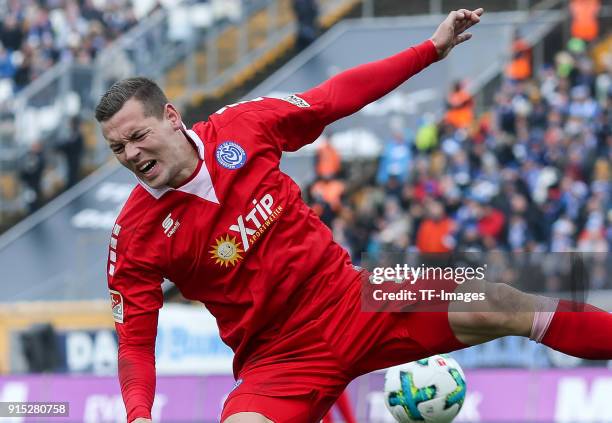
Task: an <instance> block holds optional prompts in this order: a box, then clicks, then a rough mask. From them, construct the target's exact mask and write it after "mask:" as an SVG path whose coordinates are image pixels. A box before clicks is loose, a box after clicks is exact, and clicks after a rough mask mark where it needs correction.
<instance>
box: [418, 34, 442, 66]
mask: <svg viewBox="0 0 612 423" xmlns="http://www.w3.org/2000/svg"><path fill="white" fill-rule="evenodd" d="M414 48H415V49H416V51H417V52H418V53H419V56H421V58H422V59H423V62H424V63H425V66H429V65H431V64H432V63H434V62H437V61H438V59H439V57H438V50H436V46H435V45H434V43H433V41H431V40H425V41H423V42H422V43H421V44H419V45H418V46H415V47H414Z"/></svg>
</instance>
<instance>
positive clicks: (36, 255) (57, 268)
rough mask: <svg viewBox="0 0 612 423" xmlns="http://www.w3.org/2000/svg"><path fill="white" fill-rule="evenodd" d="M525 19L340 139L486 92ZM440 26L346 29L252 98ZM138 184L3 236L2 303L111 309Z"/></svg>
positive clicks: (291, 159) (291, 160) (480, 41)
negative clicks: (110, 279)
mask: <svg viewBox="0 0 612 423" xmlns="http://www.w3.org/2000/svg"><path fill="white" fill-rule="evenodd" d="M521 17H522V15H521V14H517V13H500V14H492V15H488V16H487V18H486V19H484V20H483V22H482V23H481V24H480V25H478V26H477V27H475V28H473V33H474V38H473V39H472V40H471V41H470V42H469V43H466V44H465V45H462V46H461V47H459V48H458V50H457V51H455V52H453V54H451V55H450V56H449V57H448V58H447V59H445V60H444V61H442V62H440V63H437V64H435V65H433V66H432V67H430V68H429V69H428V70H427V71H426V72H423V73H421V74H419V75H417V76H416V77H414V78H412V79H411V80H409V81H408V82H406V83H405V84H404V85H403V86H402V87H401V88H400V89H399V90H398V91H396V92H394V93H392V94H390V95H388V96H386V97H385V98H383V99H381V100H379V101H378V102H376V103H375V104H374V105H373V106H370V107H368V108H365V109H364V110H362V111H360V112H358V113H356V114H355V115H353V116H351V117H350V118H347V119H344V120H342V121H340V122H337V123H334V124H333V125H332V130H333V131H335V132H337V133H342V132H348V131H355V129H356V128H363V132H368V131H369V132H372V133H373V136H374V138H377V137H382V138H384V137H385V136H386V132H387V131H388V126H389V116H390V115H401V116H403V117H404V120H405V123H406V124H407V125H408V126H413V127H414V125H416V123H417V119H418V118H419V116H421V115H422V114H423V113H424V112H431V113H434V114H436V113H438V112H439V111H440V110H441V109H442V105H443V99H444V96H445V94H446V91H447V89H448V87H449V86H450V84H451V83H452V81H454V80H456V79H468V80H470V81H472V85H473V86H474V87H476V88H478V87H480V86H482V85H483V84H484V83H486V82H487V81H488V80H490V79H491V78H493V77H494V76H495V75H496V74H498V73H499V71H500V69H501V66H502V61H503V59H504V57H505V56H506V55H507V51H506V50H505V49H503V48H501V49H500V46H509V45H510V40H511V37H512V32H513V29H514V25H515V24H516V23H518V22H520V21H521ZM559 19H561V15H559V14H553V15H547V16H543V17H542V18H539V19H538V20H536V21H532V23H529V24H526V25H523V26H522V27H521V30H522V33H523V35H524V36H526V37H527V38H529V39H533V40H536V39H539V38H541V37H542V36H543V35H544V34H545V33H547V32H548V31H549V30H550V28H551V27H552V26H553V25H554V24H555V23H556V22H558V21H559ZM440 20H441V17H439V16H434V17H432V16H425V17H407V18H385V19H372V20H364V21H348V22H343V23H341V24H339V25H337V26H336V27H335V28H333V29H332V30H331V31H329V32H328V33H327V34H325V36H323V37H321V39H319V40H318V41H317V42H316V43H314V44H313V45H312V46H311V47H309V48H308V49H307V50H306V51H304V52H303V53H302V54H300V55H299V56H297V57H296V58H295V59H294V60H292V61H291V62H289V63H288V64H287V65H285V66H284V67H282V68H281V69H280V70H278V71H277V72H276V73H275V74H274V75H272V76H271V77H270V78H268V79H267V80H266V81H265V82H264V83H262V84H261V85H260V86H259V87H257V88H256V89H255V90H254V91H252V92H251V93H250V95H249V96H247V98H253V97H256V96H260V95H283V94H284V93H293V92H300V91H303V90H306V89H308V88H310V87H312V86H314V85H317V84H319V83H320V82H322V81H323V80H325V79H326V78H328V77H329V76H331V75H333V74H335V73H337V72H338V71H340V70H343V69H346V68H349V67H351V66H354V65H357V64H360V63H363V62H366V61H371V60H376V59H378V58H382V57H385V56H387V55H390V54H393V53H395V52H398V51H400V50H402V49H403V48H405V47H406V46H409V45H411V44H415V43H418V42H420V41H422V40H424V39H427V38H428V37H429V36H430V35H431V34H432V31H433V29H434V28H435V26H436V25H437V23H439V22H440ZM363 132H362V134H361V135H363ZM352 134H353V135H354V134H355V132H352ZM347 138H352V139H354V143H355V144H359V142H360V141H359V139H357V138H356V137H353V136H350V137H347ZM362 138H363V139H364V140H367V139H368V137H362ZM357 150H358V149H357ZM357 150H355V151H357ZM349 153H350V151H349ZM358 153H359V152H358ZM358 153H356V154H358ZM304 154H306V155H309V154H312V150H310V151H309V150H308V149H307V150H306V152H305V153H302V155H300V153H293V154H290V155H288V156H287V157H286V158H285V159H284V160H283V163H282V168H283V170H285V171H286V172H287V173H289V174H290V175H291V176H292V177H294V178H295V179H296V180H298V182H304V181H307V180H308V179H310V178H311V173H312V161H311V160H310V159H304ZM364 154H367V151H366V152H365V153H364ZM134 184H135V179H134V177H133V176H132V175H130V174H129V172H128V171H127V170H125V169H123V168H121V167H120V166H118V165H114V164H111V165H106V166H104V167H103V168H101V169H100V170H98V171H97V172H96V173H94V174H93V175H92V176H90V177H89V178H87V179H86V180H84V181H82V182H81V183H80V184H78V185H77V186H75V187H74V188H72V189H70V190H69V191H66V192H65V193H63V194H62V195H60V196H59V197H58V198H57V199H55V200H53V201H52V202H51V203H49V204H48V205H47V206H45V207H43V208H42V209H40V210H39V211H37V212H36V213H34V214H33V215H31V216H30V217H28V218H27V219H25V220H24V221H22V222H20V223H19V224H18V225H16V226H15V227H13V228H11V229H10V230H9V231H7V232H6V233H5V234H3V235H2V236H0V275H1V276H0V280H1V281H2V283H1V284H0V286H1V287H2V289H0V304H1V303H14V302H22V301H58V300H69V301H70V300H100V299H104V300H106V299H107V298H108V291H107V288H106V276H105V264H106V258H107V251H108V250H107V245H108V242H109V237H110V229H111V228H112V225H113V223H114V220H115V218H116V216H117V214H118V211H119V209H120V208H121V206H122V205H123V203H124V201H125V200H126V199H127V196H128V195H129V193H130V191H131V189H132V187H133V186H134Z"/></svg>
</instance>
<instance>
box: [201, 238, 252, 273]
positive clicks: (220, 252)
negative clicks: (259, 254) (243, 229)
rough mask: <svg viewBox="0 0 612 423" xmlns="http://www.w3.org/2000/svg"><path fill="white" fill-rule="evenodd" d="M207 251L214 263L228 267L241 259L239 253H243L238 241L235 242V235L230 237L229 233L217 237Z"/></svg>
mask: <svg viewBox="0 0 612 423" xmlns="http://www.w3.org/2000/svg"><path fill="white" fill-rule="evenodd" d="M209 252H210V254H211V255H212V259H213V260H215V264H219V265H221V266H225V267H228V266H229V265H231V266H235V265H236V263H237V262H239V261H240V260H242V256H241V255H240V253H244V250H242V248H240V242H236V237H232V238H230V236H229V235H226V236H225V238H223V236H221V237H220V238H217V239H216V240H215V244H213V246H212V250H210V251H209Z"/></svg>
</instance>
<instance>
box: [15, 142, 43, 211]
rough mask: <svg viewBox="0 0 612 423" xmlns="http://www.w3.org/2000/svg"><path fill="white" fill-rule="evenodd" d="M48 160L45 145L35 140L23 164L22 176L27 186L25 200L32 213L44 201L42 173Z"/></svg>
mask: <svg viewBox="0 0 612 423" xmlns="http://www.w3.org/2000/svg"><path fill="white" fill-rule="evenodd" d="M45 166H46V160H45V155H44V151H43V146H42V144H41V143H40V142H35V143H34V144H32V146H31V147H30V150H29V151H28V152H27V153H26V155H25V157H24V159H23V162H22V164H21V170H20V177H21V180H22V181H23V182H24V184H25V186H26V192H25V201H26V204H27V206H28V210H29V211H30V213H32V212H34V211H35V210H36V209H38V207H40V205H41V203H42V184H41V182H42V175H43V172H44V170H45Z"/></svg>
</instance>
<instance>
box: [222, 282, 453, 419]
mask: <svg viewBox="0 0 612 423" xmlns="http://www.w3.org/2000/svg"><path fill="white" fill-rule="evenodd" d="M317 317H318V318H314V319H311V320H309V321H307V322H306V323H305V324H303V325H301V326H300V327H298V328H294V329H293V330H291V331H288V332H286V333H281V334H279V337H278V339H277V340H276V342H274V343H273V344H268V345H266V346H265V347H262V348H259V349H258V351H257V353H256V354H254V358H253V359H252V360H249V362H248V363H247V364H245V366H244V367H243V369H242V370H241V371H240V374H239V380H238V383H237V387H236V388H235V389H234V390H233V391H232V392H231V393H230V395H229V396H228V398H227V400H226V402H225V406H224V408H223V412H222V420H221V421H223V420H224V419H226V418H227V417H229V416H231V415H233V414H236V413H239V412H249V411H250V412H257V413H259V414H262V415H264V416H265V417H267V418H268V419H270V420H272V421H273V422H275V423H285V422H291V423H310V422H318V421H320V420H321V419H322V418H323V415H324V414H325V413H326V412H327V411H328V410H329V408H330V407H331V406H332V405H333V404H334V402H335V401H336V399H337V398H338V397H339V396H340V394H341V393H342V392H343V391H344V389H345V387H346V386H347V385H348V383H349V382H350V381H351V380H353V379H354V378H356V377H357V376H359V375H362V374H365V373H369V372H371V371H374V370H377V369H382V368H386V367H390V366H394V365H397V364H401V363H406V362H409V361H413V360H418V359H421V358H424V357H429V356H431V355H433V354H437V353H443V352H450V351H454V350H456V349H460V348H463V347H465V345H463V344H462V343H460V342H459V341H458V340H457V339H456V338H455V336H454V334H453V332H452V330H451V328H450V325H449V323H448V313H447V312H446V311H443V312H424V311H418V309H416V310H415V311H411V312H403V313H381V312H379V313H377V312H362V311H361V301H360V283H359V281H356V283H353V284H350V286H349V287H348V288H347V291H346V292H345V293H344V294H343V295H342V297H340V300H339V301H337V302H336V303H334V305H333V306H331V307H328V308H327V309H326V311H325V312H323V313H320V315H319V316H317Z"/></svg>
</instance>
